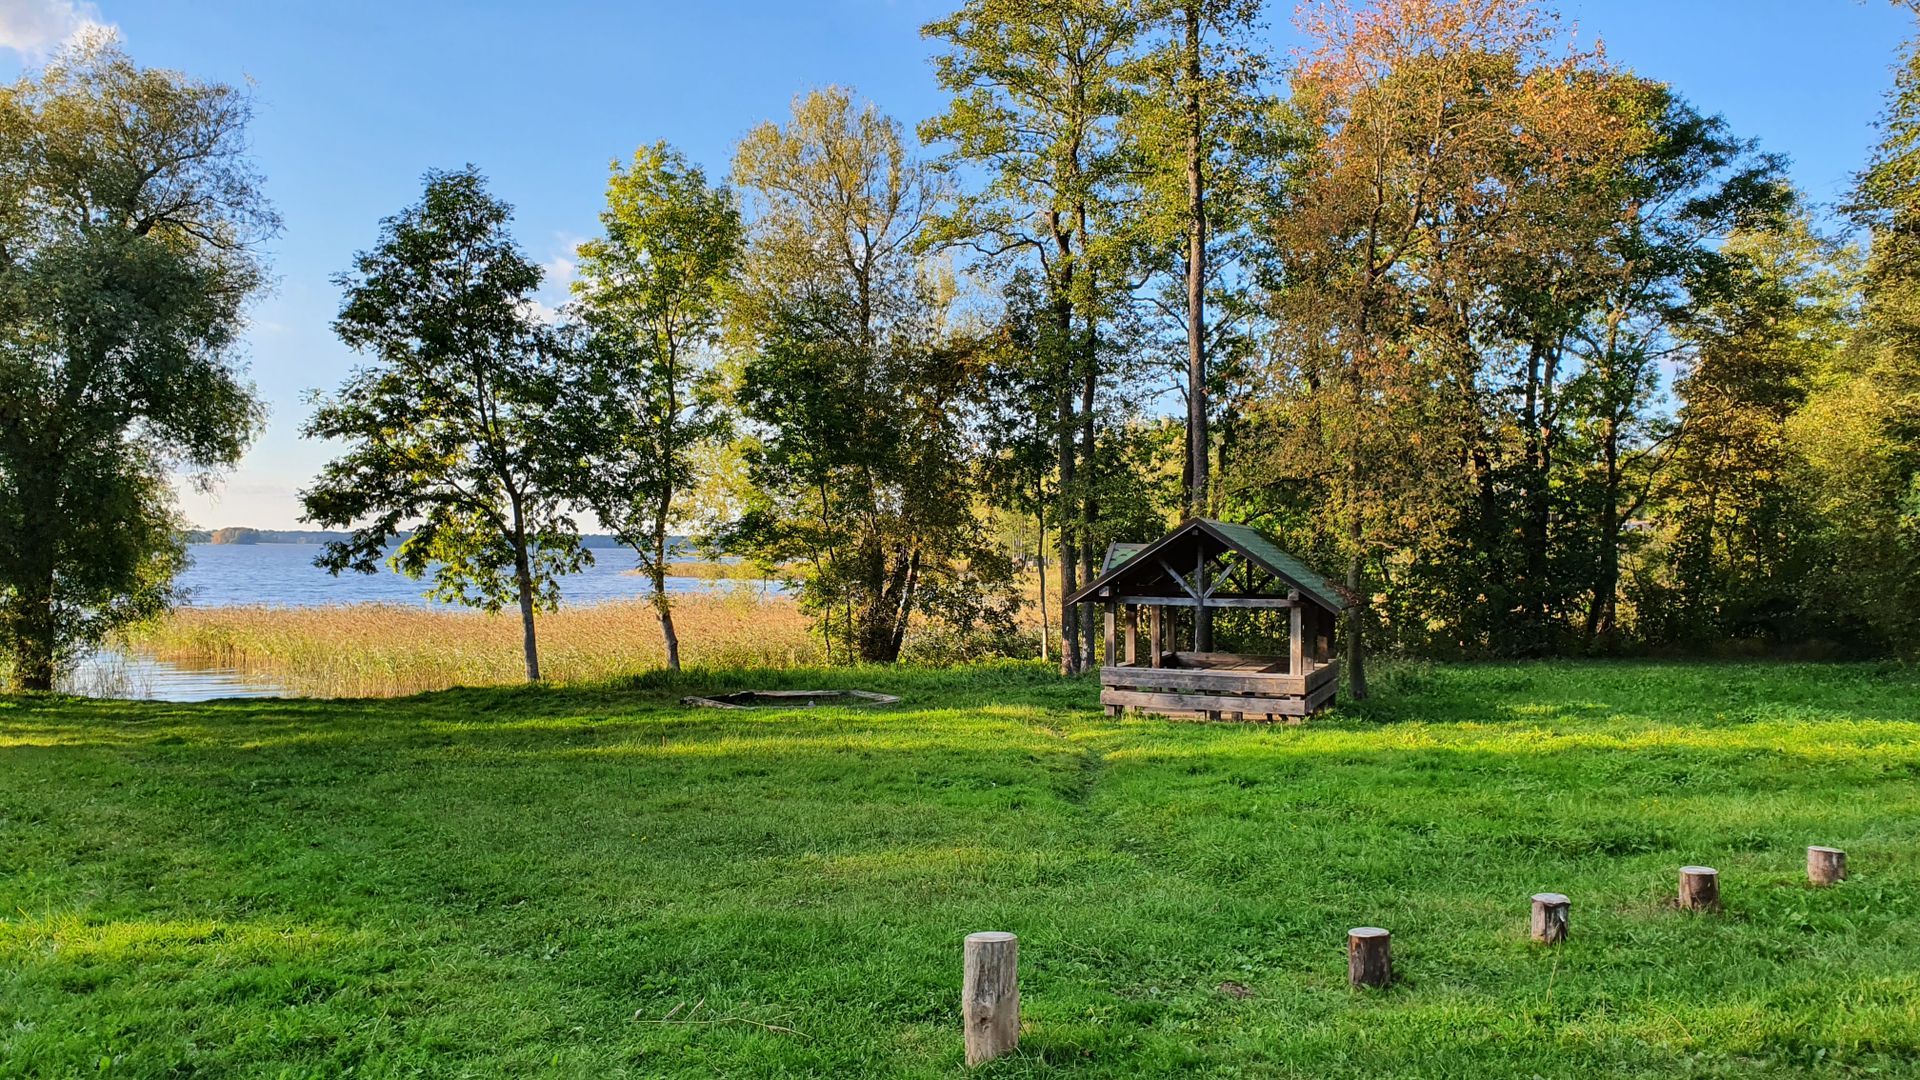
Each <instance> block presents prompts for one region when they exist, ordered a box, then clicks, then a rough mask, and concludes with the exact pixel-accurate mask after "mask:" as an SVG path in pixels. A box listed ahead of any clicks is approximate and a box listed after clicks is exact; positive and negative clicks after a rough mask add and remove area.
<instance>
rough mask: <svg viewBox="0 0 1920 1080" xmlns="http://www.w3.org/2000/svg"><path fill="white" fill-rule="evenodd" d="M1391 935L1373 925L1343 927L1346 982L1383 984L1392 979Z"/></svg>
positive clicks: (1367, 984) (1357, 984) (1358, 984)
mask: <svg viewBox="0 0 1920 1080" xmlns="http://www.w3.org/2000/svg"><path fill="white" fill-rule="evenodd" d="M1392 939H1393V935H1391V934H1389V933H1387V932H1386V931H1385V930H1382V929H1380V928H1379V927H1377V926H1356V927H1354V928H1353V929H1351V930H1349V931H1347V982H1348V983H1350V984H1352V985H1354V986H1385V985H1387V984H1388V983H1390V982H1392V981H1393V955H1392Z"/></svg>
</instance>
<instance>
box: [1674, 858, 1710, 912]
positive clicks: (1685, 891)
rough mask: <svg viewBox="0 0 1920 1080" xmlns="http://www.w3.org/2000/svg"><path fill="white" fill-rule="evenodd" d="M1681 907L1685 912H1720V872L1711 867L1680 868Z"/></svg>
mask: <svg viewBox="0 0 1920 1080" xmlns="http://www.w3.org/2000/svg"><path fill="white" fill-rule="evenodd" d="M1680 907H1681V909H1682V910H1684V911H1719V910H1720V871H1718V870H1715V869H1714V868H1713V867H1711V866H1683V867H1681V868H1680Z"/></svg>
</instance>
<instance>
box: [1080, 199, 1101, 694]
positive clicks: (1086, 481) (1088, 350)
mask: <svg viewBox="0 0 1920 1080" xmlns="http://www.w3.org/2000/svg"><path fill="white" fill-rule="evenodd" d="M1079 220H1080V231H1081V235H1083V236H1084V235H1085V234H1086V221H1087V214H1086V210H1085V209H1084V208H1082V209H1081V210H1080V218H1079ZM1093 283H1094V279H1093V278H1092V277H1089V278H1088V288H1089V289H1091V288H1092V286H1093ZM1085 319H1086V331H1087V332H1086V339H1085V344H1084V347H1083V351H1082V355H1081V364H1082V365H1083V366H1082V369H1081V372H1080V468H1081V469H1082V471H1083V472H1084V473H1085V475H1084V476H1083V477H1082V478H1081V482H1080V488H1081V491H1082V493H1083V496H1082V499H1081V504H1080V521H1081V523H1082V524H1081V528H1082V532H1081V535H1080V565H1081V568H1082V571H1083V573H1084V575H1085V576H1084V578H1083V580H1085V581H1092V580H1093V578H1094V574H1095V572H1096V571H1095V567H1094V564H1093V558H1094V550H1093V549H1094V544H1093V537H1092V535H1091V534H1092V531H1093V523H1094V522H1096V521H1098V520H1100V500H1099V496H1098V495H1096V494H1095V491H1096V487H1097V484H1098V481H1099V474H1098V472H1096V466H1095V458H1094V449H1095V443H1094V439H1095V430H1094V413H1093V404H1094V395H1095V393H1096V392H1097V390H1098V388H1099V385H1100V338H1099V327H1098V324H1097V323H1096V322H1095V321H1094V317H1093V316H1092V315H1091V314H1089V315H1087V316H1085ZM1080 620H1081V623H1080V643H1081V648H1083V649H1084V650H1085V652H1084V653H1083V654H1082V655H1081V661H1080V666H1081V667H1082V668H1083V669H1084V668H1087V667H1094V666H1097V664H1098V661H1097V660H1096V659H1095V658H1094V642H1095V641H1096V640H1097V636H1096V634H1095V633H1094V628H1093V624H1094V610H1093V605H1091V604H1082V605H1080Z"/></svg>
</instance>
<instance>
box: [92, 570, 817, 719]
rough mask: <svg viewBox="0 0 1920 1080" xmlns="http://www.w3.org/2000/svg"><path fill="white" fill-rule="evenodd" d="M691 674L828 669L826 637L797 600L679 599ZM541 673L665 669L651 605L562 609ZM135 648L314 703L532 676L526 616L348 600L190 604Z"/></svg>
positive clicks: (543, 651) (546, 631) (578, 675)
mask: <svg viewBox="0 0 1920 1080" xmlns="http://www.w3.org/2000/svg"><path fill="white" fill-rule="evenodd" d="M674 626H675V628H676V629H677V630H678V631H679V635H680V658H681V661H682V663H683V664H685V665H687V666H704V667H788V666H794V665H801V664H813V663H818V662H819V661H820V659H821V652H820V641H819V638H818V636H809V634H808V632H807V631H808V624H807V620H806V618H805V617H804V616H802V615H801V614H800V612H799V610H798V609H797V608H796V607H795V606H794V604H793V602H792V601H791V600H785V599H779V598H761V597H756V596H752V595H749V594H740V595H714V596H688V597H679V598H676V600H675V603H674ZM538 630H539V636H540V666H541V673H542V674H543V675H544V676H545V677H546V678H548V679H550V680H553V681H556V682H579V681H589V680H596V679H606V678H612V677H617V676H621V675H631V674H634V673H637V672H642V671H646V670H649V669H652V668H656V667H658V666H660V664H661V663H662V660H663V657H664V654H665V650H664V647H663V646H662V644H661V641H660V623H659V620H658V619H657V618H656V617H655V615H654V612H653V608H652V607H651V606H649V605H648V604H647V603H646V602H644V601H618V602H612V603H605V604H592V605H584V606H580V607H568V608H562V609H560V610H559V611H554V612H548V613H546V614H543V615H541V616H540V617H539V624H538ZM128 644H129V645H130V646H131V647H132V648H133V649H135V650H137V651H139V652H142V653H146V654H148V655H151V656H154V657H156V658H158V659H161V660H167V661H170V662H173V663H176V664H180V665H183V666H187V667H194V668H201V669H229V670H233V671H236V672H240V673H242V674H245V675H250V676H257V677H261V678H265V679H268V680H271V681H273V682H275V683H277V684H279V685H281V686H284V687H286V688H288V689H289V690H292V691H293V692H295V693H298V694H301V695H304V696H309V697H389V696H396V695H401V694H412V693H418V692H421V691H425V690H441V689H446V688H447V687H452V686H485V685H496V684H510V683H517V682H520V681H522V680H524V679H525V677H526V671H525V668H524V666H523V662H522V660H521V653H520V620H519V618H518V616H517V615H516V614H514V613H511V612H507V613H502V614H500V615H487V614H485V613H484V612H474V611H459V610H448V609H441V608H425V607H415V606H411V605H405V604H343V605H333V606H326V607H310V608H283V607H210V608H181V609H179V610H177V611H175V612H173V613H172V614H171V615H168V616H166V617H165V618H163V619H161V620H158V621H156V622H154V623H152V624H149V625H147V626H144V627H141V628H140V629H139V630H137V631H136V632H135V633H134V634H132V635H131V636H130V639H129V642H128Z"/></svg>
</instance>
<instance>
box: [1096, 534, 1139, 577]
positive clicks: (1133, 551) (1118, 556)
mask: <svg viewBox="0 0 1920 1080" xmlns="http://www.w3.org/2000/svg"><path fill="white" fill-rule="evenodd" d="M1146 547H1147V545H1145V544H1125V543H1121V542H1120V541H1118V540H1115V541H1114V542H1113V543H1111V544H1108V545H1107V557H1106V559H1105V560H1104V561H1102V562H1101V563H1100V572H1101V573H1103V574H1104V573H1106V572H1107V571H1109V570H1111V569H1113V568H1114V567H1116V566H1119V565H1120V564H1121V563H1123V562H1126V561H1127V560H1128V559H1131V558H1133V557H1134V556H1135V555H1138V554H1140V553H1141V552H1142V551H1144V550H1146Z"/></svg>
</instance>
